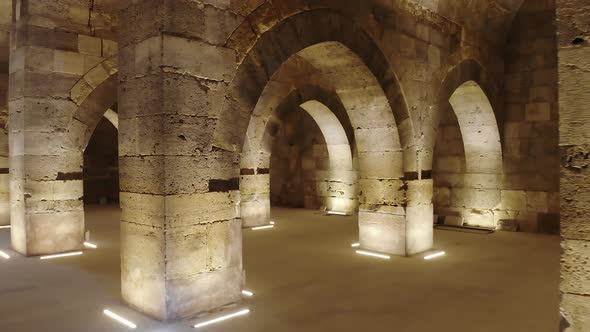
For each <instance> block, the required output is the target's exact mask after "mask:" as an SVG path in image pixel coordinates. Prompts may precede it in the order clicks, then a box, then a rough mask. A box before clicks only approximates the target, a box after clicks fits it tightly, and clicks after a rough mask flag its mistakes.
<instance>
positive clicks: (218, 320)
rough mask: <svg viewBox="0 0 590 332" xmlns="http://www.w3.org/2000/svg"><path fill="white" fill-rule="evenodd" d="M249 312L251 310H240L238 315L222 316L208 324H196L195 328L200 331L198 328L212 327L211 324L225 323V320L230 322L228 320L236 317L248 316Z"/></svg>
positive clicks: (209, 321) (207, 322)
mask: <svg viewBox="0 0 590 332" xmlns="http://www.w3.org/2000/svg"><path fill="white" fill-rule="evenodd" d="M249 312H250V309H244V310H240V311H238V312H236V313H233V314H229V315H225V316H221V317H219V318H215V319H212V320H208V321H206V322H202V323H199V324H196V325H195V328H196V329H198V328H200V327H203V326H207V325H211V324H215V323H219V322H223V321H224V320H228V319H231V318H234V317H238V316H242V315H246V314H247V313H249Z"/></svg>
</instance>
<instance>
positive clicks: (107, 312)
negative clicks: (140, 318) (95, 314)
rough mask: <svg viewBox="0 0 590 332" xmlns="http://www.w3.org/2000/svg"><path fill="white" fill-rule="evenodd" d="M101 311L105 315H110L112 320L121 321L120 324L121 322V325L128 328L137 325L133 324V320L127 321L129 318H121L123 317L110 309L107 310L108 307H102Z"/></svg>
mask: <svg viewBox="0 0 590 332" xmlns="http://www.w3.org/2000/svg"><path fill="white" fill-rule="evenodd" d="M102 312H103V313H104V314H105V315H107V316H109V317H111V318H112V319H114V320H116V321H117V322H119V323H121V324H123V325H125V326H127V327H128V328H130V329H134V328H136V327H137V325H135V323H133V322H131V321H129V320H127V319H125V318H123V317H121V316H119V315H117V314H116V313H114V312H112V311H110V310H108V309H104V310H103V311H102Z"/></svg>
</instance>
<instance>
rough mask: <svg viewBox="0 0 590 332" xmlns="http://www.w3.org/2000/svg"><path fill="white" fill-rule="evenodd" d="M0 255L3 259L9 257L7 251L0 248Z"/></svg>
mask: <svg viewBox="0 0 590 332" xmlns="http://www.w3.org/2000/svg"><path fill="white" fill-rule="evenodd" d="M0 257H2V258H4V259H10V255H8V254H7V253H5V252H4V251H2V250H0Z"/></svg>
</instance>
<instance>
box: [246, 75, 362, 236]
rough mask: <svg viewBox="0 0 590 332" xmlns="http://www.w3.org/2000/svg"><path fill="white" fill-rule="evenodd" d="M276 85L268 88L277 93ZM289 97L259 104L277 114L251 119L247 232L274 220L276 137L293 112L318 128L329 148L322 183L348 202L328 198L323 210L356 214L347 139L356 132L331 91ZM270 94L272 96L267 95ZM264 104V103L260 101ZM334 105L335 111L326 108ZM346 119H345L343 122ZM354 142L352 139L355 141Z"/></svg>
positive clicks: (307, 90) (306, 89) (302, 91)
mask: <svg viewBox="0 0 590 332" xmlns="http://www.w3.org/2000/svg"><path fill="white" fill-rule="evenodd" d="M276 88H277V86H276V85H274V86H273V85H271V86H269V87H267V89H265V91H267V92H268V93H271V94H273V93H275V92H277V90H276ZM283 91H284V92H285V93H288V95H286V96H284V95H282V94H279V95H278V96H277V95H274V94H273V96H274V97H278V98H281V97H283V99H282V100H281V99H278V98H272V100H274V101H280V103H279V104H278V105H273V104H272V101H268V100H261V103H259V105H264V106H265V107H264V108H265V109H269V108H270V109H273V110H274V112H273V113H272V114H269V115H268V117H266V118H264V120H263V119H256V118H253V119H252V120H251V121H250V125H249V131H248V132H249V133H250V134H249V135H248V138H247V139H246V142H245V146H244V148H243V153H242V158H241V161H240V166H241V171H240V173H241V177H240V191H241V194H242V202H241V204H240V206H241V216H242V222H243V227H253V226H259V225H263V224H267V223H268V222H269V221H270V171H271V170H270V164H271V162H270V159H271V151H272V148H273V141H274V140H275V135H276V132H277V131H278V130H279V128H280V126H281V123H282V119H283V118H285V117H286V116H287V114H289V113H290V112H297V111H300V112H306V113H307V114H308V115H309V116H310V117H311V118H312V119H313V121H314V122H315V124H317V127H318V128H319V130H320V132H321V134H322V136H323V138H324V142H325V144H326V147H327V152H328V158H329V162H330V166H329V168H328V169H327V171H328V174H326V175H325V176H324V177H325V178H323V179H322V180H323V182H325V184H326V186H327V187H328V186H330V185H331V186H334V187H339V188H345V189H344V191H345V193H344V194H343V195H344V197H343V198H342V199H339V198H338V197H336V196H335V195H329V194H328V195H326V201H325V203H326V204H325V208H326V209H328V210H334V211H340V212H345V213H354V212H356V206H357V204H358V201H357V200H356V195H357V193H356V181H357V179H356V178H357V174H356V171H355V169H354V168H355V167H354V166H355V165H354V161H353V155H354V154H355V151H354V149H353V147H354V141H353V139H352V140H350V139H349V134H350V133H351V132H352V127H351V125H350V122H349V120H348V116H347V114H346V112H345V111H344V109H343V106H342V104H340V103H339V99H338V98H337V96H335V94H334V93H333V92H331V91H327V90H325V89H322V88H320V87H316V86H303V87H301V88H296V90H290V89H289V88H287V89H286V90H283ZM266 95H268V94H266ZM261 99H264V97H262V98H261ZM328 105H332V107H330V106H328ZM341 119H343V120H341ZM352 137H354V136H352Z"/></svg>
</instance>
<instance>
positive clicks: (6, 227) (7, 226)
mask: <svg viewBox="0 0 590 332" xmlns="http://www.w3.org/2000/svg"><path fill="white" fill-rule="evenodd" d="M11 227H12V226H11V225H4V226H0V229H10V228H11Z"/></svg>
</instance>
